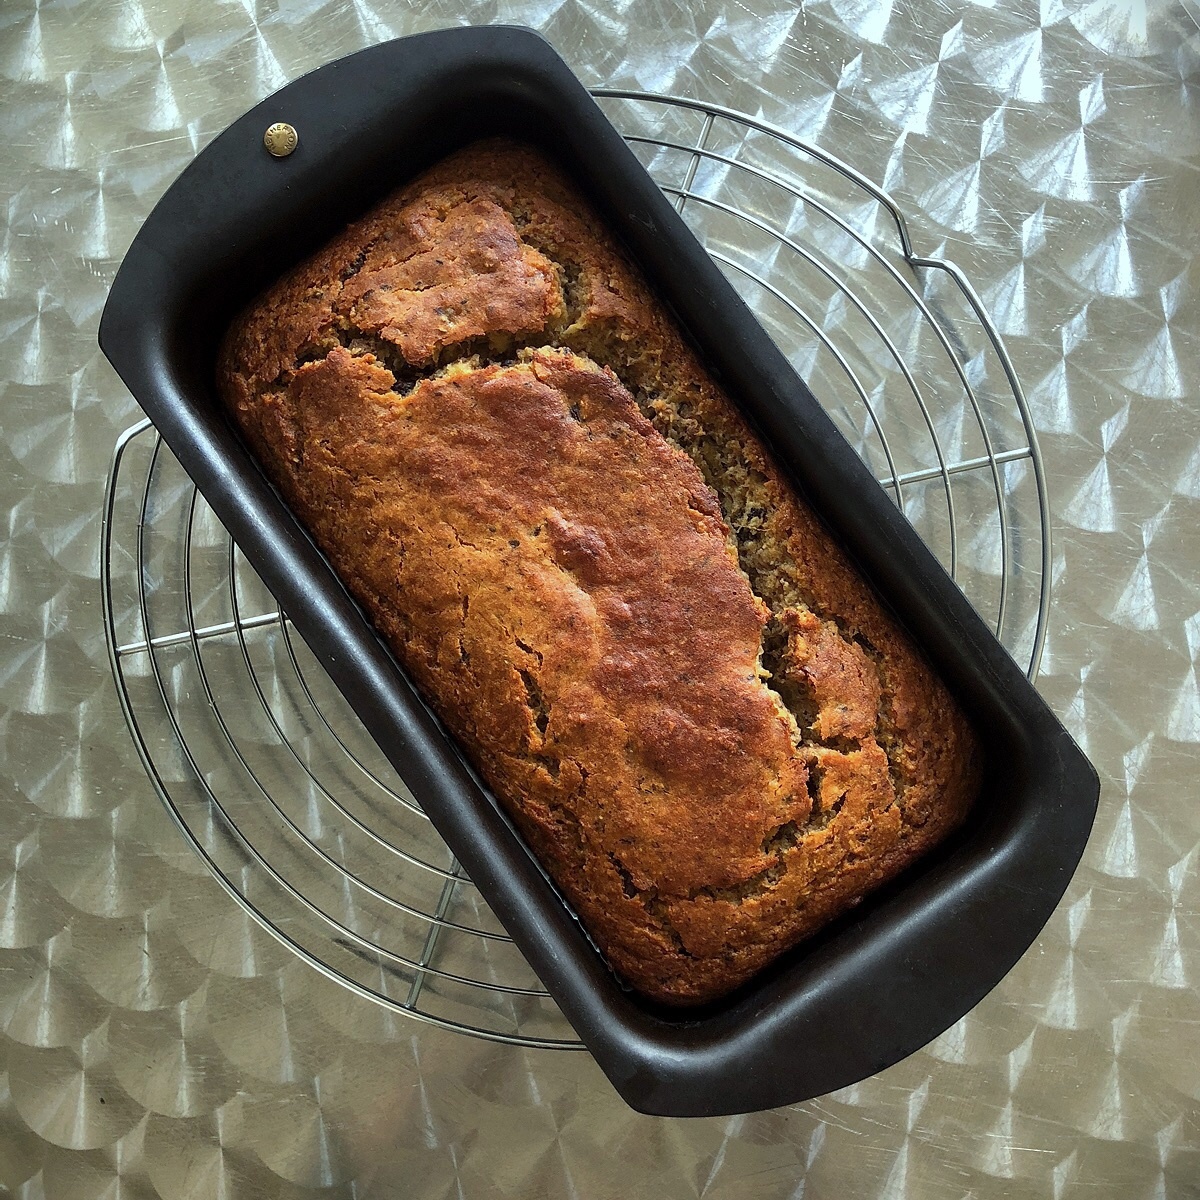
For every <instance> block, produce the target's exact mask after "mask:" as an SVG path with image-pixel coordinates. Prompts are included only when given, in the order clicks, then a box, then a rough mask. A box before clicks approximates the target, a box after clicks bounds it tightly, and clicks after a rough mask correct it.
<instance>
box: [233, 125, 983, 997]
mask: <svg viewBox="0 0 1200 1200" xmlns="http://www.w3.org/2000/svg"><path fill="white" fill-rule="evenodd" d="M219 370H220V378H219V382H220V387H221V391H222V394H223V396H224V398H225V400H226V402H227V404H228V405H229V407H230V409H231V410H232V412H233V414H234V416H235V417H236V420H237V422H238V424H239V425H240V427H241V429H242V430H243V432H244V433H245V435H246V437H247V438H248V440H249V442H250V443H251V445H252V447H253V448H254V450H255V452H256V453H257V455H258V456H259V458H260V460H261V461H262V462H263V464H264V466H265V467H266V469H267V471H268V472H269V474H270V475H271V477H272V479H273V480H274V481H275V482H276V483H277V485H278V486H279V487H280V489H281V490H282V492H283V494H284V496H285V497H286V499H287V501H288V502H289V504H290V505H291V506H292V508H293V510H294V511H295V512H296V513H297V514H298V516H299V517H300V518H301V520H303V521H304V522H305V524H306V525H307V526H308V528H309V529H310V530H311V531H312V533H313V535H314V536H315V538H316V540H317V542H318V544H319V545H320V546H321V547H322V549H323V550H324V551H325V552H326V554H327V555H328V556H329V558H330V559H331V561H332V562H333V564H334V566H335V568H336V569H337V571H338V572H339V574H340V575H341V577H342V579H343V580H344V581H345V582H346V583H347V585H348V586H349V587H350V588H351V590H352V591H353V592H354V594H355V595H356V596H357V597H358V599H359V600H360V601H361V602H362V603H363V605H364V606H365V607H366V609H367V610H368V612H369V613H370V614H371V616H372V617H373V619H374V620H375V622H376V625H377V626H378V628H379V629H380V631H381V632H382V633H383V635H384V636H385V637H386V638H387V640H388V642H389V644H390V645H391V646H392V647H393V648H394V650H395V651H396V653H397V655H398V656H399V658H400V661H401V662H402V663H403V664H404V666H405V667H406V669H407V670H408V671H409V672H410V673H411V675H412V677H413V678H414V680H415V682H416V683H417V685H418V686H419V687H420V688H421V690H422V692H423V693H424V694H425V696H426V697H427V698H428V699H429V700H430V702H431V703H432V704H433V706H434V707H435V708H436V710H437V711H438V713H439V715H440V716H441V717H442V719H443V720H444V721H445V723H446V725H447V726H448V727H449V728H450V730H451V731H452V732H453V733H454V735H455V736H456V737H457V738H458V739H459V742H460V743H461V744H462V746H463V747H464V749H465V750H466V752H467V754H468V755H469V756H470V757H471V758H472V760H473V761H474V762H475V764H476V765H477V766H478V767H479V769H480V770H481V772H482V774H483V776H484V778H485V779H486V780H487V781H488V783H489V784H490V785H491V787H492V788H493V789H494V790H495V792H496V794H497V796H498V797H499V798H500V800H501V802H502V803H503V804H504V805H505V807H506V809H507V810H508V811H509V812H510V813H511V814H512V816H513V818H514V819H515V820H516V822H517V824H518V826H519V827H520V829H521V830H522V832H523V834H524V835H525V837H526V838H527V839H528V841H529V842H530V844H531V846H532V847H533V849H534V851H535V852H536V853H537V855H538V856H539V858H540V859H541V860H542V862H543V863H544V864H545V865H546V867H547V869H548V870H549V871H550V874H551V875H552V876H553V877H554V879H555V881H556V882H557V883H558V885H559V886H560V887H561V888H562V890H563V891H564V892H565V893H566V895H567V896H568V897H569V899H570V900H571V902H572V904H573V905H574V906H575V908H576V910H577V911H578V913H579V915H580V917H581V918H582V920H583V922H584V924H585V925H586V926H587V928H588V929H589V930H590V932H591V933H592V935H593V937H594V938H595V940H596V941H597V943H598V944H599V945H600V947H601V948H602V949H603V951H604V952H605V954H606V955H607V956H608V958H609V959H610V961H611V962H612V963H613V965H614V966H615V967H616V969H617V970H618V971H619V972H620V974H621V975H622V976H624V978H625V979H626V980H628V982H629V983H630V984H632V985H633V986H634V987H635V988H637V989H638V990H639V991H641V992H643V993H644V994H646V995H648V996H650V997H652V998H654V999H657V1000H660V1001H664V1002H667V1003H673V1004H693V1003H699V1002H702V1001H706V1000H711V999H714V998H716V997H718V996H720V995H722V994H724V993H726V992H728V991H729V990H731V989H732V988H734V987H735V986H737V985H738V984H739V983H742V982H743V981H745V980H746V979H747V978H749V977H750V976H751V975H752V974H753V973H754V972H755V971H756V970H758V969H759V968H760V967H762V966H763V965H764V964H766V963H767V962H769V961H770V960H771V959H772V958H774V957H775V956H777V955H778V954H779V953H780V952H781V951H782V950H784V949H786V948H787V947H789V946H791V945H793V944H795V943H796V942H797V941H799V940H800V939H801V938H803V937H805V936H807V935H808V934H810V933H812V932H813V931H814V930H816V929H817V928H819V927H820V926H821V925H823V924H825V923H826V922H827V921H829V920H830V919H831V918H832V917H834V916H835V915H837V914H838V913H839V912H842V911H843V910H845V909H846V908H848V907H849V906H850V905H852V904H854V903H856V902H857V901H858V900H859V899H860V898H861V897H862V896H863V895H864V894H866V893H867V892H868V891H870V890H871V889H872V888H874V887H876V886H877V885H878V884H880V883H881V882H883V881H884V880H886V879H888V878H890V877H891V876H893V875H895V874H896V873H897V872H898V871H900V870H901V869H902V868H903V867H905V866H906V865H908V864H909V863H911V862H912V861H913V860H914V859H915V858H916V857H917V856H918V855H920V854H921V853H922V852H923V851H925V850H927V849H928V848H929V847H930V846H932V845H933V844H934V843H935V842H937V841H938V840H939V839H940V838H942V837H943V836H944V835H945V834H946V833H947V832H948V831H949V830H950V829H952V828H953V827H954V826H956V825H957V824H958V823H959V822H960V821H961V819H962V818H963V816H964V814H965V812H966V810H967V807H968V805H969V804H970V801H971V799H972V796H973V794H974V791H975V789H976V781H977V774H978V769H977V759H978V754H977V750H976V746H975V741H974V739H973V737H972V735H971V732H970V730H969V729H968V727H967V725H966V723H965V722H964V720H963V718H962V716H961V714H960V713H959V711H958V709H957V708H956V706H955V705H954V703H953V702H952V700H951V699H950V697H949V695H948V694H947V692H946V690H945V689H944V687H943V686H942V685H941V684H940V683H939V682H938V680H937V679H936V678H935V677H934V676H933V674H932V673H931V671H930V669H929V667H928V666H927V665H926V663H925V662H924V660H923V659H922V658H921V657H920V656H919V655H918V654H917V653H916V652H915V651H914V649H913V648H912V646H911V645H910V644H909V643H908V641H907V639H906V638H905V637H904V635H903V634H902V633H901V632H900V631H899V629H898V628H897V627H896V625H895V623H894V622H893V621H892V620H891V619H890V618H889V617H888V616H887V615H886V614H885V612H884V611H883V609H882V607H881V606H880V604H879V602H878V600H877V599H876V598H875V596H874V595H873V593H872V592H871V590H870V589H869V587H868V586H867V585H866V584H865V583H864V582H863V581H862V580H861V578H860V577H859V576H858V575H857V574H856V573H855V572H854V570H853V569H852V568H851V567H850V565H849V564H848V562H847V560H846V559H845V557H844V555H843V554H842V553H841V551H840V550H838V548H837V547H836V546H835V545H834V544H833V543H832V542H831V540H830V538H829V536H828V534H827V533H826V532H825V530H824V527H823V526H822V525H821V524H820V522H819V521H818V520H817V519H816V518H815V517H814V516H813V514H812V513H811V512H810V511H809V510H808V509H807V508H806V507H805V505H804V504H803V503H802V502H801V501H800V500H799V499H798V498H797V497H796V495H795V494H794V492H793V491H792V490H791V489H790V488H789V486H788V485H787V484H786V483H785V481H784V479H783V477H782V475H781V474H780V472H779V471H778V469H777V468H776V467H775V465H774V463H773V462H772V461H771V460H770V458H769V457H768V456H767V454H766V453H765V451H764V449H763V447H762V446H761V445H760V444H759V442H758V441H757V440H756V438H755V437H754V435H753V434H752V433H751V432H750V430H749V427H748V426H747V424H746V423H745V421H744V420H743V419H742V418H741V416H740V415H739V414H738V412H737V411H736V409H735V408H734V407H733V406H732V405H731V404H730V402H729V401H728V399H727V398H726V397H725V396H724V395H723V394H722V393H721V391H720V390H719V389H718V388H717V386H716V385H715V384H714V382H713V381H712V380H711V379H710V378H709V376H708V375H707V374H706V372H705V371H704V370H703V368H702V367H701V366H700V364H699V362H698V361H697V360H696V357H695V355H694V354H693V352H692V351H691V350H690V349H689V347H688V346H687V344H686V343H685V342H684V340H683V339H682V337H681V335H680V334H679V332H678V330H677V329H676V328H675V327H674V325H673V324H672V323H671V321H670V320H669V318H667V316H666V315H665V314H664V312H663V310H662V308H661V307H660V306H659V305H658V304H656V302H655V300H654V298H653V296H652V294H651V293H650V292H649V290H648V289H647V287H646V285H645V283H644V282H643V281H642V280H641V278H640V276H639V275H638V274H637V272H636V271H635V270H634V268H633V267H632V266H631V265H630V264H629V262H628V261H627V260H626V259H625V258H624V256H623V255H622V254H621V252H620V251H619V250H618V249H617V247H616V245H615V244H614V242H613V240H612V238H611V237H610V236H609V235H608V234H607V233H606V232H605V231H604V230H603V229H602V228H601V227H600V225H599V223H598V221H597V220H596V218H595V217H594V216H593V215H591V214H590V212H589V211H588V209H587V206H586V205H585V204H584V203H583V202H582V201H581V199H580V198H579V196H578V195H577V194H576V193H575V192H574V191H573V190H572V188H571V187H570V185H569V184H568V183H567V182H566V181H565V180H564V179H563V178H562V177H561V176H560V175H559V174H558V173H557V171H556V170H555V169H554V168H553V167H551V166H550V165H549V164H548V163H547V162H546V161H545V160H544V159H542V158H541V157H540V156H539V155H537V154H536V153H535V152H533V151H532V150H530V149H528V148H525V147H522V146H518V145H515V144H511V143H504V142H496V141H492V142H481V143H477V144H476V145H474V146H470V147H468V148H467V149H465V150H463V151H461V152H459V153H458V154H455V155H453V156H452V157H450V158H448V159H446V160H445V161H444V162H442V163H440V164H439V165H438V166H436V167H434V168H433V169H432V170H430V171H429V172H427V173H426V174H425V175H424V176H422V177H421V178H419V179H418V180H417V181H416V182H414V183H413V184H411V185H409V186H408V187H407V188H405V189H403V190H402V191H401V192H399V193H397V194H396V195H395V196H393V197H391V198H390V199H388V200H386V201H385V202H384V203H383V204H381V205H380V206H379V207H378V208H376V209H375V210H374V211H373V212H372V213H370V214H369V215H368V216H366V217H365V218H363V219H362V220H361V221H359V222H357V223H356V224H354V225H353V226H351V227H350V228H349V229H348V230H347V231H346V232H344V233H343V234H342V235H340V236H339V237H338V238H336V239H335V240H334V241H333V242H332V243H331V244H330V245H329V246H328V247H326V249H325V250H323V251H322V252H321V253H320V254H318V255H317V256H316V257H315V258H313V259H312V260H310V261H309V262H308V263H306V264H304V265H303V266H301V267H300V268H298V269H297V270H296V271H294V272H293V273H292V274H291V275H289V276H288V277H287V278H285V279H284V280H282V281H281V282H279V283H278V284H276V285H275V286H274V287H273V288H271V289H270V290H269V291H268V292H267V293H266V295H265V296H263V297H261V298H260V299H259V300H257V301H256V302H255V303H254V304H253V305H252V306H251V308H250V310H249V311H248V312H247V313H246V314H244V315H243V317H242V318H240V319H239V321H238V322H237V323H236V325H235V326H234V328H233V329H232V330H231V332H230V334H229V335H228V337H227V338H226V342H225V345H224V347H223V350H222V356H221V364H220V368H219Z"/></svg>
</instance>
